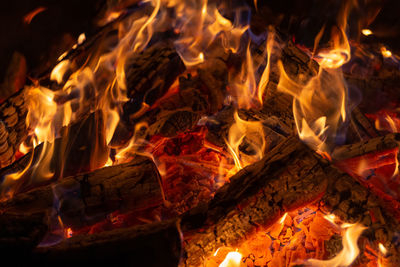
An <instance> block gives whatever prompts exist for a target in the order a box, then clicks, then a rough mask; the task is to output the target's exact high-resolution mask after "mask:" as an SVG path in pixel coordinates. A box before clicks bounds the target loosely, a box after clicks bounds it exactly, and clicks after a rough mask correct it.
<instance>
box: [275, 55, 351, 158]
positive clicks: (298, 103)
mask: <svg viewBox="0 0 400 267" xmlns="http://www.w3.org/2000/svg"><path fill="white" fill-rule="evenodd" d="M278 67H279V70H280V73H281V76H280V79H279V83H278V89H279V90H281V91H283V92H286V93H288V94H291V95H292V96H293V97H294V99H293V115H294V118H295V123H296V128H297V131H298V134H299V137H300V138H301V139H302V140H303V141H304V142H305V143H307V144H308V145H309V146H310V147H312V148H313V149H314V150H316V151H319V152H327V153H328V154H329V150H330V146H331V145H332V144H331V143H333V140H332V139H334V137H335V135H336V133H337V130H338V128H339V126H340V125H341V123H342V122H344V120H345V119H346V112H347V111H346V102H347V101H346V99H347V86H346V84H345V82H344V78H343V75H342V72H341V71H340V70H338V69H330V68H329V69H323V68H322V67H321V68H320V71H319V73H318V74H317V75H316V76H314V77H312V78H311V79H310V80H309V81H308V82H306V83H305V84H304V83H301V82H296V81H294V80H292V79H291V78H290V77H289V76H288V75H287V74H286V72H285V70H284V67H283V64H282V62H281V61H279V62H278ZM328 139H329V140H328ZM328 142H329V143H328Z"/></svg>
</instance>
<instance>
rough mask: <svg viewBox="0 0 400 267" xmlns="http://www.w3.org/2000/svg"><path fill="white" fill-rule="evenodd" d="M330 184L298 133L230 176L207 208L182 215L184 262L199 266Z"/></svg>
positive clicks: (309, 201) (304, 203)
mask: <svg viewBox="0 0 400 267" xmlns="http://www.w3.org/2000/svg"><path fill="white" fill-rule="evenodd" d="M326 186H327V177H326V176H325V173H324V171H323V169H322V167H321V165H319V162H318V160H317V158H315V157H314V155H313V153H312V152H311V151H310V150H308V149H307V148H306V147H305V146H304V145H303V144H302V143H301V142H299V141H298V140H297V138H296V137H290V138H288V139H287V140H286V141H285V142H283V143H281V144H280V145H278V146H277V147H276V148H274V149H273V150H272V151H271V152H270V153H268V154H267V155H266V156H265V158H264V159H263V160H261V161H259V162H257V163H255V164H253V165H250V166H248V167H246V168H244V169H243V170H241V171H240V172H239V173H237V174H236V175H234V176H233V177H232V178H231V181H230V183H227V184H225V185H224V186H223V187H222V188H221V189H220V190H219V191H218V192H217V194H216V195H215V198H214V199H213V200H211V201H210V203H208V205H206V206H204V207H203V208H201V207H199V210H197V211H191V212H189V213H188V214H186V215H184V216H183V218H182V231H183V232H184V233H185V234H184V237H185V241H184V256H183V260H182V262H181V265H180V266H200V265H201V264H202V262H203V260H204V259H205V258H206V257H208V256H210V255H211V254H212V253H214V252H215V250H216V249H218V248H219V247H221V246H233V247H234V246H235V245H237V244H238V243H239V242H240V241H241V240H243V239H244V238H246V236H249V235H251V234H252V233H254V231H256V230H257V229H258V228H259V227H266V226H268V225H269V224H272V223H273V222H275V221H276V220H277V219H278V218H279V217H280V216H282V215H283V214H284V213H285V212H286V211H288V210H292V209H295V208H296V207H301V206H304V205H306V204H308V203H311V202H314V201H315V200H316V199H318V198H319V197H321V195H322V194H323V192H324V191H325V189H326Z"/></svg>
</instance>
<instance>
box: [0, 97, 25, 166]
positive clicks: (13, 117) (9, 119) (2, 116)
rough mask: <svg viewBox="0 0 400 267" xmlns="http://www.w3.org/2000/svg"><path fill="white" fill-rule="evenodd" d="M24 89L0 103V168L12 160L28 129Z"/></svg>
mask: <svg viewBox="0 0 400 267" xmlns="http://www.w3.org/2000/svg"><path fill="white" fill-rule="evenodd" d="M26 114H27V107H26V104H25V90H20V91H18V92H17V93H15V94H13V95H12V96H10V97H9V98H8V99H7V100H6V101H4V102H3V103H1V104H0V150H1V151H0V168H4V167H6V166H8V165H10V164H11V163H12V162H13V161H14V155H15V152H16V151H18V147H19V145H20V144H21V142H22V141H24V140H25V138H26V136H27V134H28V129H27V127H26V123H25V119H26Z"/></svg>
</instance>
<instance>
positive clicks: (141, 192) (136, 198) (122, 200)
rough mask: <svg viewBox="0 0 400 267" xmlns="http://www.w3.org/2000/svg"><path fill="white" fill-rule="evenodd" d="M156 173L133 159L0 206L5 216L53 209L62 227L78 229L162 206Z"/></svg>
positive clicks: (145, 160) (141, 160)
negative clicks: (115, 214)
mask: <svg viewBox="0 0 400 267" xmlns="http://www.w3.org/2000/svg"><path fill="white" fill-rule="evenodd" d="M163 200H164V197H163V191H162V187H161V180H160V176H159V173H158V171H157V168H156V166H155V165H154V163H153V161H152V160H150V159H148V158H147V157H143V156H137V157H135V158H134V159H133V160H132V161H131V162H130V163H126V164H121V165H118V166H112V167H106V168H103V169H99V170H96V171H94V172H91V173H86V174H80V175H76V176H73V177H68V178H63V179H61V180H60V181H58V182H57V183H55V184H52V185H45V186H41V187H38V188H35V189H32V190H30V191H27V192H23V193H20V194H16V195H15V196H14V197H13V198H12V199H9V200H7V201H3V202H0V209H1V210H3V211H7V212H15V213H26V212H43V211H47V210H49V209H51V208H52V207H56V209H57V211H58V213H59V215H60V217H61V219H62V221H63V223H64V224H65V225H68V226H69V227H71V228H74V227H82V226H84V225H88V224H92V223H94V222H96V221H99V220H101V219H103V218H104V217H105V216H106V215H107V214H108V213H110V212H112V211H115V210H117V209H119V210H120V211H121V212H124V211H128V210H129V211H133V210H141V209H146V208H151V207H156V206H159V205H161V204H162V203H163Z"/></svg>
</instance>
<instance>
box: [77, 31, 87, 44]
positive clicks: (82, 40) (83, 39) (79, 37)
mask: <svg viewBox="0 0 400 267" xmlns="http://www.w3.org/2000/svg"><path fill="white" fill-rule="evenodd" d="M85 40H86V35H85V33H81V34H80V35H79V36H78V44H82V43H83V42H84V41H85Z"/></svg>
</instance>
